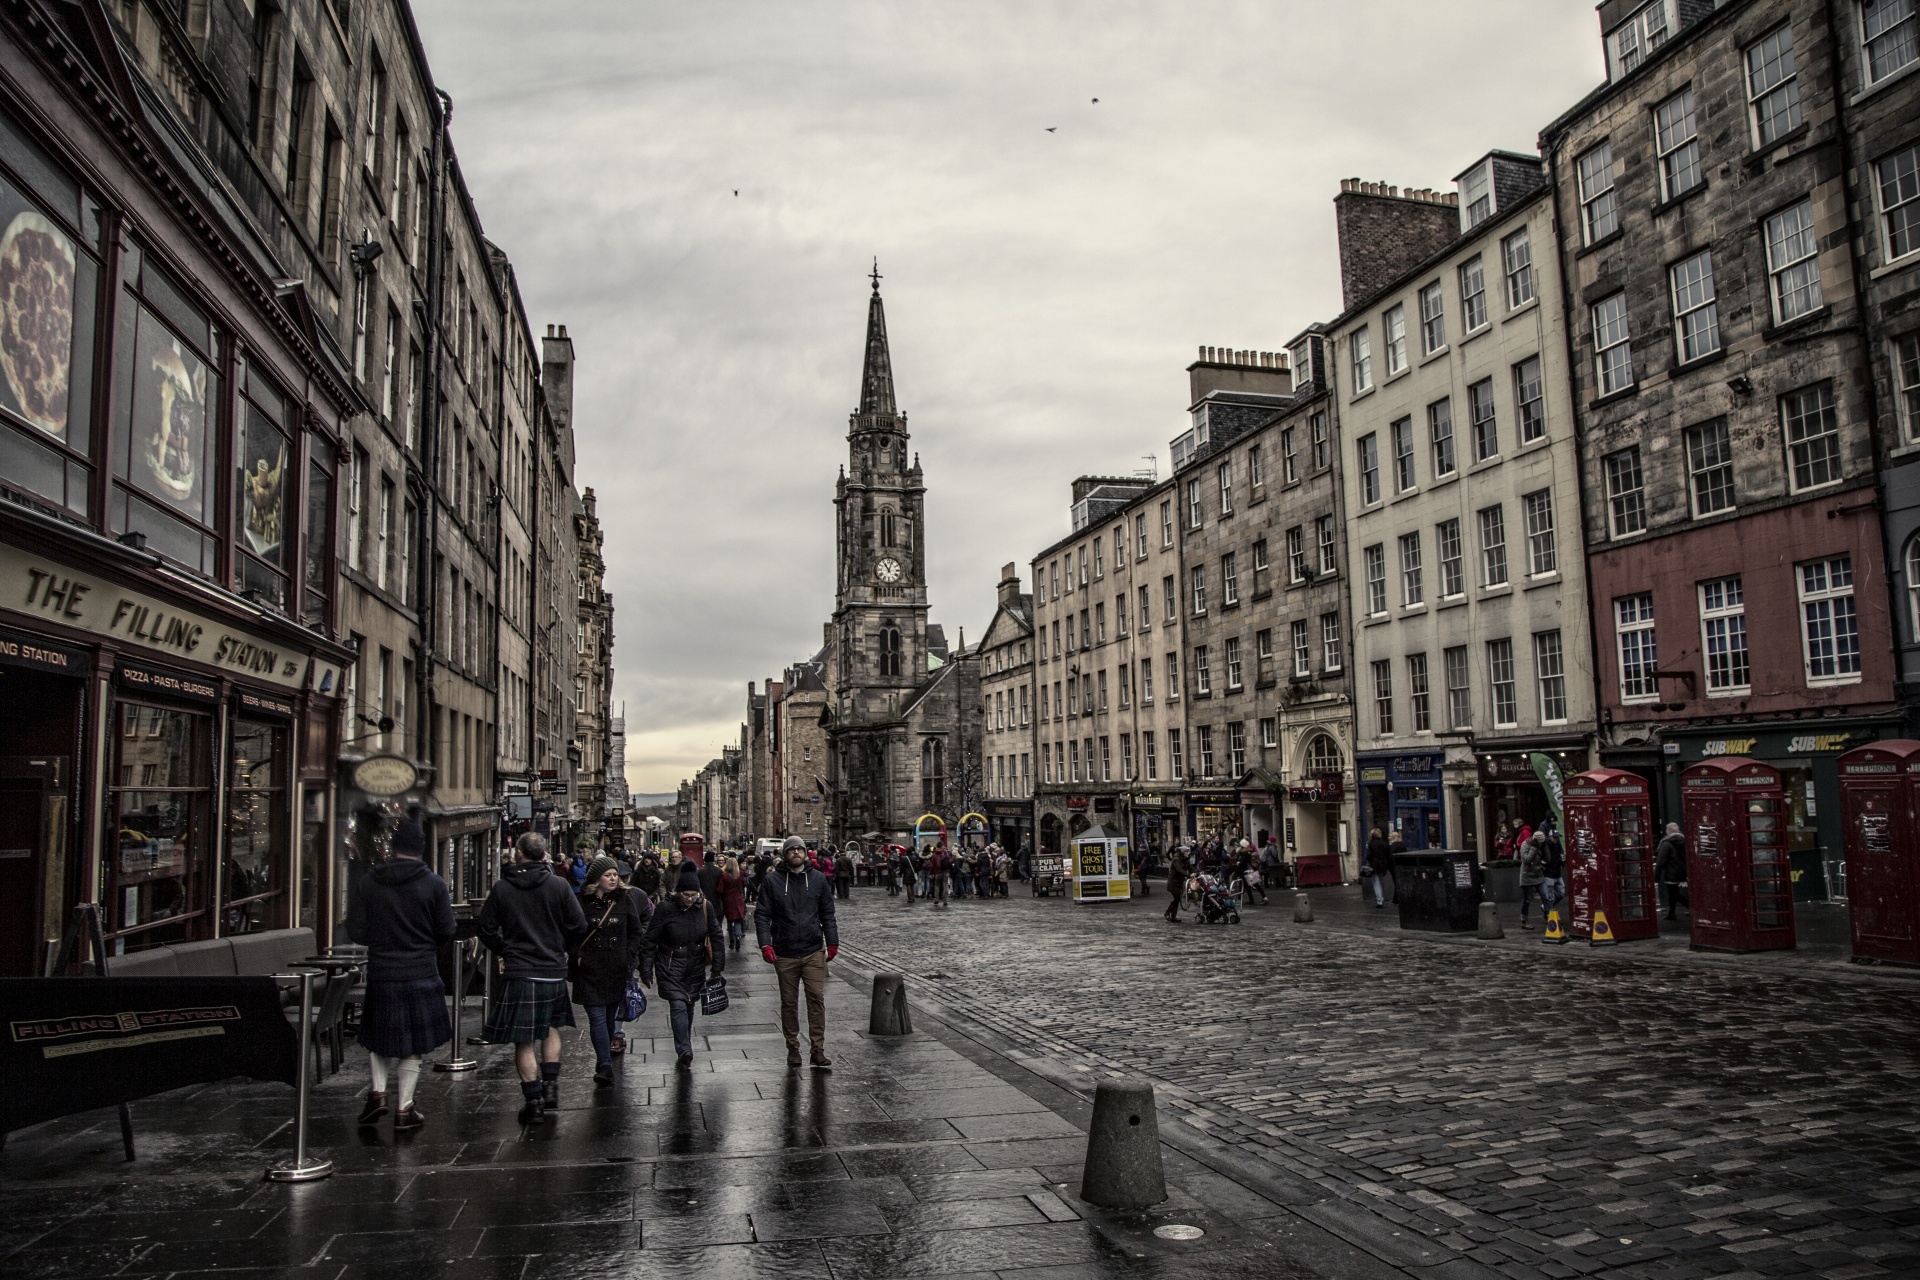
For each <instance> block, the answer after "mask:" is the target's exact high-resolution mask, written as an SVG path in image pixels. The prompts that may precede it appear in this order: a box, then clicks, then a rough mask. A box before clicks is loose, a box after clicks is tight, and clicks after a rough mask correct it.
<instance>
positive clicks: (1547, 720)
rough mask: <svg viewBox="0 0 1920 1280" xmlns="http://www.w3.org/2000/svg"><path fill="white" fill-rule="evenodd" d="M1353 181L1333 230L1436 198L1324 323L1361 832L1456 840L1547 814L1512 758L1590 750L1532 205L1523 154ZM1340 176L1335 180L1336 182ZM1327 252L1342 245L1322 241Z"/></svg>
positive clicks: (1580, 603) (1570, 445) (1583, 757)
mask: <svg viewBox="0 0 1920 1280" xmlns="http://www.w3.org/2000/svg"><path fill="white" fill-rule="evenodd" d="M1458 185H1459V187H1460V190H1459V191H1458V192H1457V193H1455V194H1454V195H1453V196H1451V197H1439V196H1436V195H1435V194H1434V193H1432V192H1419V193H1409V194H1407V195H1399V196H1373V197H1371V202H1372V203H1374V204H1376V205H1386V206H1388V207H1387V208H1385V209H1384V210H1383V212H1381V214H1380V215H1379V216H1378V217H1377V218H1375V219H1373V220H1370V221H1366V222H1361V221H1359V220H1354V219H1346V218H1343V219H1341V220H1340V231H1341V234H1342V236H1343V238H1345V239H1354V238H1357V237H1361V236H1365V235H1369V234H1394V223H1393V219H1392V214H1393V212H1395V210H1393V209H1392V207H1391V205H1390V204H1389V202H1391V201H1397V202H1398V203H1399V204H1400V205H1401V206H1404V207H1405V208H1407V209H1409V210H1411V216H1412V217H1413V218H1415V219H1417V220H1418V221H1419V224H1420V226H1422V227H1423V228H1424V227H1429V226H1430V224H1431V212H1430V211H1431V209H1432V207H1433V206H1434V204H1435V203H1436V202H1443V203H1444V204H1445V205H1446V206H1447V207H1448V208H1449V210H1450V211H1453V210H1457V211H1458V215H1459V222H1458V223H1457V224H1456V225H1455V226H1454V227H1452V228H1451V231H1452V232H1453V234H1452V235H1451V236H1449V237H1448V239H1449V241H1450V242H1449V243H1447V244H1445V246H1444V247H1442V248H1441V249H1439V250H1438V252H1436V253H1434V254H1433V255H1432V256H1430V257H1429V258H1428V259H1427V260H1425V261H1423V262H1418V263H1415V264H1413V265H1412V266H1411V267H1410V268H1409V269H1408V270H1406V271H1405V272H1404V273H1403V274H1401V275H1400V276H1399V277H1398V278H1397V279H1393V280H1390V281H1387V282H1385V283H1384V285H1383V286H1382V287H1380V288H1378V289H1377V290H1376V291H1374V292H1372V293H1371V294H1368V293H1364V292H1361V293H1360V295H1359V296H1358V297H1357V299H1356V301H1355V302H1354V304H1353V305H1352V306H1350V308H1349V309H1348V311H1347V312H1346V314H1344V315H1342V316H1341V317H1340V318H1339V319H1338V320H1337V321H1335V322H1334V324H1333V326H1332V328H1333V330H1334V333H1335V357H1334V360H1333V369H1334V372H1335V377H1336V379H1337V380H1338V382H1339V402H1340V420H1341V434H1342V438H1343V442H1344V449H1345V452H1344V456H1343V466H1342V474H1343V484H1342V491H1343V494H1344V497H1345V502H1346V509H1347V512H1348V524H1347V540H1348V544H1349V545H1348V552H1349V557H1350V560H1349V564H1350V568H1351V573H1350V575H1349V579H1348V583H1347V585H1348V589H1349V595H1350V608H1351V611H1352V618H1353V623H1354V638H1353V646H1354V677H1355V679H1356V680H1357V682H1358V687H1357V689H1356V694H1355V726H1356V736H1357V743H1356V746H1357V752H1358V755H1357V761H1356V763H1357V767H1358V769H1359V775H1360V776H1359V795H1358V803H1357V806H1356V813H1357V819H1358V823H1359V826H1360V827H1361V829H1362V832H1363V834H1364V833H1366V832H1371V831H1373V830H1379V831H1381V832H1383V833H1390V832H1392V831H1395V830H1397V831H1399V832H1400V834H1401V836H1402V837H1403V838H1404V839H1405V841H1406V843H1407V847H1408V848H1410V849H1420V848H1428V847H1432V848H1445V849H1474V850H1477V851H1478V852H1479V853H1480V854H1481V855H1482V856H1483V857H1491V856H1493V851H1494V848H1495V845H1496V843H1497V842H1498V840H1499V838H1500V836H1501V834H1502V833H1503V832H1509V831H1513V830H1518V829H1519V828H1520V827H1521V826H1522V825H1525V826H1538V825H1539V824H1540V822H1541V820H1542V819H1543V818H1545V817H1546V816H1547V815H1548V814H1549V813H1550V812H1551V805H1550V802H1549V797H1548V793H1547V789H1546V784H1545V783H1543V782H1542V780H1541V779H1540V778H1539V777H1538V776H1537V775H1536V773H1535V769H1534V761H1533V756H1534V755H1536V754H1540V755H1545V756H1547V757H1548V758H1549V759H1551V760H1552V761H1553V762H1554V764H1555V767H1557V768H1559V769H1560V770H1562V771H1563V772H1564V773H1568V774H1571V773H1577V772H1579V771H1580V770H1582V769H1585V768H1587V767H1588V766H1589V764H1590V763H1592V755H1591V751H1592V746H1593V741H1592V738H1593V725H1594V705H1593V671H1592V664H1591V661H1590V654H1591V652H1592V649H1591V643H1590V636H1589V628H1588V626H1587V596H1586V566H1585V563H1584V558H1583V557H1582V555H1581V554H1580V550H1579V529H1578V522H1579V512H1580V497H1581V495H1580V483H1579V456H1578V443H1577V439H1576V435H1575V431H1574V418H1573V407H1572V404H1571V401H1570V399H1569V395H1568V391H1567V385H1568V384H1567V367H1566V334H1565V329H1564V327H1563V324H1562V318H1563V312H1562V307H1561V297H1560V290H1559V278H1558V273H1557V272H1556V271H1555V270H1554V267H1553V264H1552V262H1551V261H1550V260H1549V259H1550V258H1551V256H1552V245H1553V244H1554V220H1553V205H1552V200H1551V195H1550V190H1549V187H1548V185H1547V182H1546V175H1545V172H1544V166H1543V165H1542V163H1541V161H1540V159H1539V158H1538V157H1537V156H1522V155H1514V154H1509V153H1505V152H1494V153H1492V154H1490V155H1488V156H1485V157H1482V158H1481V159H1480V160H1478V161H1476V162H1475V164H1474V165H1473V166H1472V167H1471V168H1469V169H1468V170H1467V171H1466V173H1465V174H1463V175H1461V177H1460V179H1459V180H1458ZM1343 194H1350V193H1343ZM1342 256H1343V258H1344V257H1346V256H1347V254H1345V253H1344V252H1343V255H1342Z"/></svg>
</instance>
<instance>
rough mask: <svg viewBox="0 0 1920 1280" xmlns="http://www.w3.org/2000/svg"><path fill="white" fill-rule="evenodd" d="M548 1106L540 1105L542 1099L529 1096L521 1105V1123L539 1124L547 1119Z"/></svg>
mask: <svg viewBox="0 0 1920 1280" xmlns="http://www.w3.org/2000/svg"><path fill="white" fill-rule="evenodd" d="M545 1112H546V1108H544V1107H542V1106H541V1105H540V1099H538V1098H528V1099H527V1100H526V1102H525V1103H524V1104H522V1106H521V1107H520V1123H521V1124H539V1123H540V1122H541V1121H542V1120H544V1119H546V1118H547V1117H546V1114H545Z"/></svg>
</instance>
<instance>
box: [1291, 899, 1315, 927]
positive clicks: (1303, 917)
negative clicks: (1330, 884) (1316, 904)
mask: <svg viewBox="0 0 1920 1280" xmlns="http://www.w3.org/2000/svg"><path fill="white" fill-rule="evenodd" d="M1293 922H1294V923H1295V924H1312V923H1313V900H1312V899H1311V898H1309V897H1307V895H1306V894H1304V893H1296V894H1294V895H1293Z"/></svg>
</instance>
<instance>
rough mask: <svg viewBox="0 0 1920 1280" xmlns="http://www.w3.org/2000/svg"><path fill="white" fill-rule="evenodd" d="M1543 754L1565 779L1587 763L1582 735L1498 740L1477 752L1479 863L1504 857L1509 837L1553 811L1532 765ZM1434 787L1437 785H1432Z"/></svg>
mask: <svg viewBox="0 0 1920 1280" xmlns="http://www.w3.org/2000/svg"><path fill="white" fill-rule="evenodd" d="M1536 755H1538V756H1545V757H1546V758H1547V759H1548V760H1549V761H1551V762H1552V763H1553V764H1554V765H1555V766H1557V767H1558V768H1559V770H1560V776H1561V777H1563V778H1570V777H1572V776H1573V775H1574V774H1576V773H1582V772H1584V771H1585V770H1586V769H1588V768H1589V767H1591V756H1590V752H1589V751H1588V742H1587V739H1586V738H1584V737H1578V738H1551V739H1540V740H1536V741H1531V742H1527V743H1525V744H1521V743H1517V742H1516V743H1502V744H1499V747H1498V748H1497V749H1496V748H1495V747H1493V746H1489V747H1488V748H1487V749H1484V750H1481V751H1478V752H1477V753H1476V761H1477V764H1478V766H1479V775H1480V823H1479V830H1480V846H1481V847H1480V849H1479V851H1478V852H1479V854H1480V858H1481V860H1482V861H1488V860H1490V859H1493V858H1498V857H1501V856H1503V855H1504V853H1505V851H1506V849H1507V847H1508V846H1509V845H1510V844H1511V843H1512V841H1513V839H1514V837H1516V836H1517V835H1519V834H1520V833H1521V832H1522V831H1525V830H1538V829H1539V827H1540V824H1541V822H1542V821H1544V820H1545V819H1547V818H1549V817H1551V816H1552V814H1553V801H1552V800H1551V799H1549V797H1548V795H1547V788H1546V784H1545V783H1543V782H1542V781H1541V780H1540V774H1539V772H1538V770H1536V769H1535V767H1534V759H1533V757H1534V756H1536ZM1436 785H1437V784H1436Z"/></svg>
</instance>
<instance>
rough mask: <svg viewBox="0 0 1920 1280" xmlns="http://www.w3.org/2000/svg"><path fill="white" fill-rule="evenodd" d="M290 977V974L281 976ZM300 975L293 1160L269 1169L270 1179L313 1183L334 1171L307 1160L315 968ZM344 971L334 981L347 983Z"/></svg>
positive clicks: (321, 1162)
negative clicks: (298, 1066) (298, 1055)
mask: <svg viewBox="0 0 1920 1280" xmlns="http://www.w3.org/2000/svg"><path fill="white" fill-rule="evenodd" d="M280 976H283V977H285V976H288V975H284V974H283V975H280ZM299 977H300V1068H299V1071H298V1072H297V1073H296V1075H295V1076H294V1085H293V1089H294V1104H293V1163H292V1164H291V1165H288V1166H285V1167H283V1168H279V1169H268V1170H267V1181H269V1182H314V1181H317V1180H318V1179H321V1178H324V1177H326V1176H327V1175H328V1174H330V1173H332V1172H333V1161H331V1160H308V1159H307V1089H308V1087H309V1085H310V1084H311V1083H312V1081H311V1078H310V1076H311V1072H312V1067H313V979H314V977H315V974H314V972H313V970H311V969H308V970H306V971H305V972H303V973H301V974H300V975H299ZM346 980H347V978H346V975H345V974H339V975H337V976H335V977H334V979H333V981H335V982H345V981H346Z"/></svg>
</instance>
